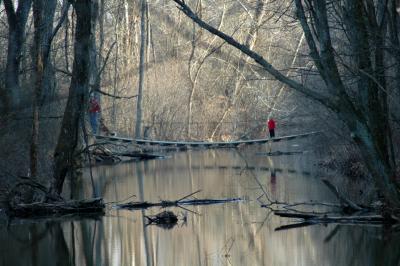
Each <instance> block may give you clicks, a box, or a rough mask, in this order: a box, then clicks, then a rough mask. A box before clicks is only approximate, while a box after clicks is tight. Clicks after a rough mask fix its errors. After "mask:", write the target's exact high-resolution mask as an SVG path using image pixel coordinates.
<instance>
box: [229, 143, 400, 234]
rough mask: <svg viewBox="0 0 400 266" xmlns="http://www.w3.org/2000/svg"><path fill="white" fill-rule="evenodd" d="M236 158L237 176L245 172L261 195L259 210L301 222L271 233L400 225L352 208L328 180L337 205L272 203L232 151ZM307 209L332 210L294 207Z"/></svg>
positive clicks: (366, 208)
mask: <svg viewBox="0 0 400 266" xmlns="http://www.w3.org/2000/svg"><path fill="white" fill-rule="evenodd" d="M236 152H237V154H238V155H239V156H240V157H241V158H242V159H243V161H244V162H245V164H246V167H245V168H243V169H242V171H241V173H242V172H243V171H244V170H249V171H250V174H251V176H252V177H253V178H254V180H255V181H256V183H257V185H258V186H259V188H260V190H261V191H262V193H263V194H262V195H260V196H259V197H258V198H257V201H258V202H259V203H260V204H261V207H263V208H267V209H269V210H270V211H272V212H273V213H274V214H275V215H278V216H280V217H286V218H297V219H302V220H303V221H302V222H300V223H295V224H289V225H284V226H280V227H278V228H276V229H275V230H277V231H279V230H287V229H291V228H299V227H304V226H309V225H314V224H327V223H336V224H361V225H382V224H398V223H399V222H400V220H399V218H398V217H395V216H393V215H388V216H384V215H378V214H376V213H381V210H380V209H379V208H380V207H375V208H374V207H372V206H362V205H360V204H356V203H354V202H353V201H351V200H349V199H347V198H346V197H345V196H344V194H343V193H341V192H340V191H339V189H338V188H337V187H336V186H335V185H333V184H332V183H331V182H330V181H329V180H327V179H323V180H322V182H323V183H324V184H325V185H326V186H327V188H328V189H329V190H330V191H331V192H332V193H333V194H334V195H335V196H336V198H337V199H338V200H339V202H340V204H336V203H325V202H318V201H308V202H296V203H288V202H284V201H278V200H273V199H272V197H271V196H270V195H269V194H268V192H267V191H266V190H265V188H264V186H263V185H262V184H261V182H260V181H259V180H258V178H257V175H256V174H255V173H254V170H253V168H251V167H249V164H248V161H247V159H246V158H245V157H244V156H243V155H242V153H241V152H240V151H239V150H236ZM263 197H265V198H266V200H267V201H268V202H267V203H263V202H262V201H261V198H263ZM300 206H303V207H305V206H307V207H313V208H315V207H317V206H320V207H321V206H322V207H330V208H331V209H333V210H329V211H315V209H313V210H311V211H301V210H298V209H296V208H295V207H300Z"/></svg>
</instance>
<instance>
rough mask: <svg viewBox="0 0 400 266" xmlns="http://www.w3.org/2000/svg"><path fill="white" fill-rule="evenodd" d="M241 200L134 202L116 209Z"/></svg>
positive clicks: (236, 199) (209, 203) (238, 199)
mask: <svg viewBox="0 0 400 266" xmlns="http://www.w3.org/2000/svg"><path fill="white" fill-rule="evenodd" d="M241 200H242V199H241V198H227V199H193V200H181V201H169V200H162V201H160V202H154V203H153V202H147V201H136V202H135V201H132V202H128V203H123V204H117V205H116V207H118V208H122V209H147V208H151V207H162V208H166V207H174V206H179V205H211V204H220V203H227V202H236V201H241Z"/></svg>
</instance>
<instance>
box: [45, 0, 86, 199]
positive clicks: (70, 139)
mask: <svg viewBox="0 0 400 266" xmlns="http://www.w3.org/2000/svg"><path fill="white" fill-rule="evenodd" d="M73 7H74V9H75V11H76V29H75V45H74V48H75V49H74V63H73V69H72V78H71V84H70V87H69V95H68V100H67V105H66V108H65V112H64V117H63V120H62V125H61V130H60V135H59V137H58V142H57V146H56V149H55V152H54V175H53V178H52V180H51V184H50V191H49V192H50V195H59V194H61V192H62V188H63V184H64V180H65V177H66V175H67V173H68V172H69V171H71V170H73V169H72V166H73V161H74V156H75V155H76V154H75V151H76V146H77V144H78V138H79V127H80V125H81V124H82V119H84V114H85V110H86V106H87V100H88V93H89V72H90V51H91V40H90V35H91V34H92V23H91V21H92V9H93V4H92V1H91V0H78V1H75V2H74V3H73Z"/></svg>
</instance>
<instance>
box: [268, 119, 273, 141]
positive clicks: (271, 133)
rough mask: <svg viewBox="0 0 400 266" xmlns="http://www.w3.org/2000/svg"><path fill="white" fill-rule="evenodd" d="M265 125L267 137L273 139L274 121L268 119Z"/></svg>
mask: <svg viewBox="0 0 400 266" xmlns="http://www.w3.org/2000/svg"><path fill="white" fill-rule="evenodd" d="M267 124H268V130H269V136H270V137H271V138H274V137H275V121H274V119H272V118H270V119H269V120H268V123H267Z"/></svg>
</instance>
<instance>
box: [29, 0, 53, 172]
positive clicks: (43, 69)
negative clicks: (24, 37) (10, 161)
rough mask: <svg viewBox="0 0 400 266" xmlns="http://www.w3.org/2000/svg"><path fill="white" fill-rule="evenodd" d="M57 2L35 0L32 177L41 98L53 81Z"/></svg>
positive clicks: (35, 168)
mask: <svg viewBox="0 0 400 266" xmlns="http://www.w3.org/2000/svg"><path fill="white" fill-rule="evenodd" d="M56 5H57V1H56V0H50V1H46V2H45V1H44V0H33V19H34V49H33V69H34V75H33V77H34V82H33V84H34V91H33V103H32V117H33V121H32V135H31V147H30V171H31V176H32V177H36V176H37V174H38V146H39V113H40V98H41V97H42V92H43V87H44V84H47V85H48V84H50V83H51V81H50V80H49V79H50V76H49V75H45V74H46V73H49V70H48V68H49V67H50V68H51V63H50V47H51V41H52V36H53V19H54V13H55V10H56Z"/></svg>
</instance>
